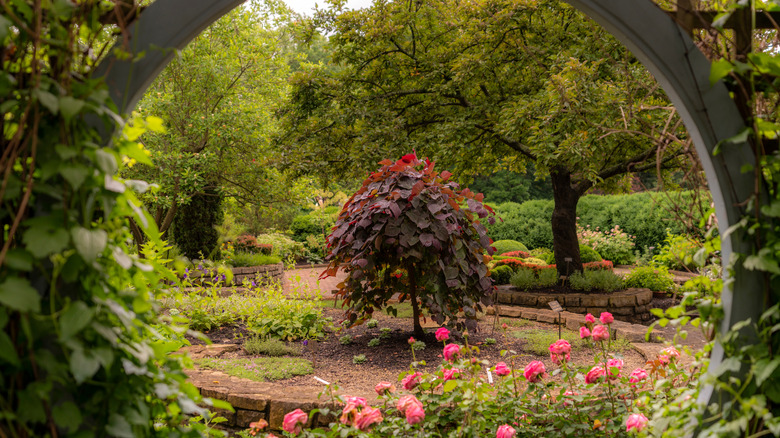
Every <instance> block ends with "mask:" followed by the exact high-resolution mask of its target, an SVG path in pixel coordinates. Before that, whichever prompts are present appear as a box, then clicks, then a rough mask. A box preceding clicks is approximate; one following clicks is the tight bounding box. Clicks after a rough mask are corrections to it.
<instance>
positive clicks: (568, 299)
mask: <svg viewBox="0 0 780 438" xmlns="http://www.w3.org/2000/svg"><path fill="white" fill-rule="evenodd" d="M581 302H582V295H580V294H569V295H564V297H563V302H562V303H561V305H563V306H564V307H566V308H567V309H568V308H570V307H580V303H581Z"/></svg>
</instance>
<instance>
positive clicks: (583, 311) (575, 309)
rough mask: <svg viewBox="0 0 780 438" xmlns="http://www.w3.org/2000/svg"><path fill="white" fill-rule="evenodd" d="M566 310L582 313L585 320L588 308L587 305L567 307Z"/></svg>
mask: <svg viewBox="0 0 780 438" xmlns="http://www.w3.org/2000/svg"><path fill="white" fill-rule="evenodd" d="M566 310H567V311H569V312H571V313H576V314H578V315H582V320H583V321H585V311H586V310H587V309H586V308H585V307H568V306H567V307H566Z"/></svg>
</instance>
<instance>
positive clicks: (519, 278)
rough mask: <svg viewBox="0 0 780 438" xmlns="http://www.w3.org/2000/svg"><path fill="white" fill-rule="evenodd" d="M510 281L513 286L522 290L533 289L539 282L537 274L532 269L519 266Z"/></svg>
mask: <svg viewBox="0 0 780 438" xmlns="http://www.w3.org/2000/svg"><path fill="white" fill-rule="evenodd" d="M509 282H510V283H511V284H512V286H514V287H516V288H518V289H521V290H527V289H533V288H535V287H536V283H537V281H536V274H535V273H534V271H532V270H530V269H527V268H519V269H518V270H517V271H516V272H515V275H513V276H512V278H510V279H509Z"/></svg>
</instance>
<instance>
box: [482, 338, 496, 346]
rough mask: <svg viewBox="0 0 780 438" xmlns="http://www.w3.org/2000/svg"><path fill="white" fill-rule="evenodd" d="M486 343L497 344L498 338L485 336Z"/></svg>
mask: <svg viewBox="0 0 780 438" xmlns="http://www.w3.org/2000/svg"><path fill="white" fill-rule="evenodd" d="M484 342H485V345H496V338H485V341H484Z"/></svg>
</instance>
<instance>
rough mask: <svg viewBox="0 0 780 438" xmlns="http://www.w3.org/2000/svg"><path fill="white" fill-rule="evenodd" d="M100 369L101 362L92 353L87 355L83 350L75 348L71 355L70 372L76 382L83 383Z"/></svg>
mask: <svg viewBox="0 0 780 438" xmlns="http://www.w3.org/2000/svg"><path fill="white" fill-rule="evenodd" d="M98 369H100V362H99V361H98V359H97V358H96V357H94V356H92V355H90V356H87V355H86V354H85V353H84V351H83V350H75V351H73V354H71V355H70V372H71V373H72V374H73V378H75V379H76V383H83V382H84V381H85V380H87V379H89V378H90V377H92V376H94V375H95V373H96V372H97V371H98Z"/></svg>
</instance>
